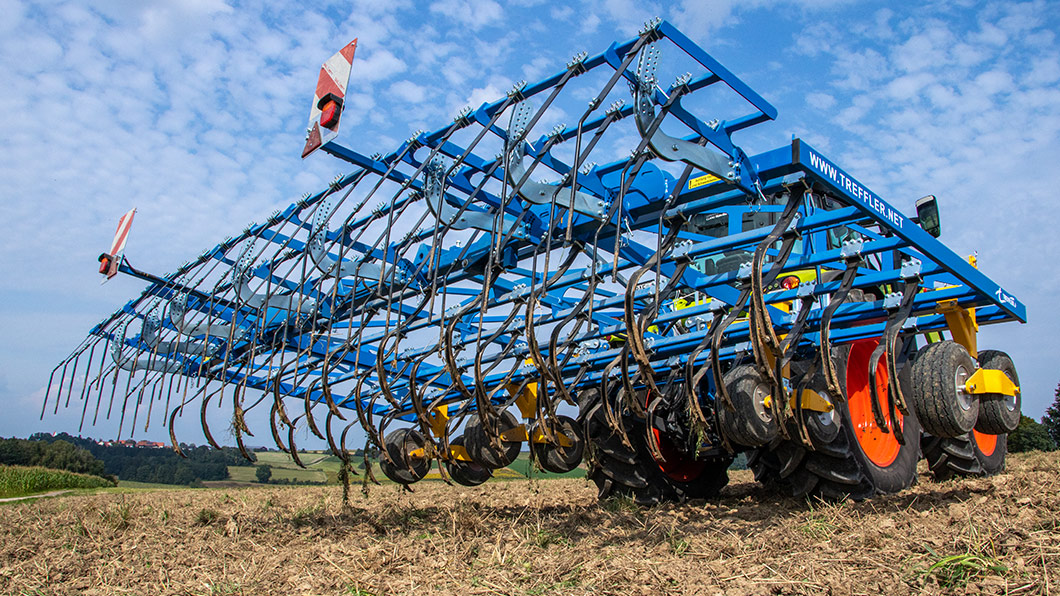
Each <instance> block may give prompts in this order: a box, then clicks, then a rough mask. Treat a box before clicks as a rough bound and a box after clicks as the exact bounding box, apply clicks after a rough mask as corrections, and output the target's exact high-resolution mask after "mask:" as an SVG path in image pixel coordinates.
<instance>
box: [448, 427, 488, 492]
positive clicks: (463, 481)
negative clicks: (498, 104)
mask: <svg viewBox="0 0 1060 596" xmlns="http://www.w3.org/2000/svg"><path fill="white" fill-rule="evenodd" d="M453 447H464V436H463V435H460V436H459V437H453V439H452V440H451V441H449V448H450V451H452V448H453ZM445 471H446V472H449V477H450V478H452V479H453V482H455V483H457V484H460V485H463V486H478V485H480V484H482V483H483V482H485V481H487V480H489V479H490V478H492V477H493V471H492V470H490V469H489V468H486V467H484V466H481V465H479V464H477V463H475V462H473V461H461V460H458V459H450V460H449V461H447V462H445Z"/></svg>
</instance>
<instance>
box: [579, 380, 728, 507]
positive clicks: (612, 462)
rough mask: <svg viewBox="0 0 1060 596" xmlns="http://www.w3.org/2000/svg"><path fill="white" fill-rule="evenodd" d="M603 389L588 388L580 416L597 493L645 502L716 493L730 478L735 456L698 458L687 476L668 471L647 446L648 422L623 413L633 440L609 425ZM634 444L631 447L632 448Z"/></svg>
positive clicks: (606, 496)
mask: <svg viewBox="0 0 1060 596" xmlns="http://www.w3.org/2000/svg"><path fill="white" fill-rule="evenodd" d="M600 401H601V400H600V394H599V391H597V390H596V389H589V390H586V392H585V393H584V394H583V396H582V399H580V400H579V406H580V407H579V409H580V412H581V414H580V415H579V420H580V421H581V422H582V424H583V425H584V428H585V435H586V438H587V440H588V442H589V446H590V449H589V451H590V455H589V457H588V458H587V464H588V474H587V477H588V478H589V479H591V480H592V481H593V483H594V484H596V487H597V489H598V491H599V494H598V497H599V498H600V499H601V500H603V499H608V498H611V497H622V496H624V497H630V498H632V499H633V501H634V502H635V503H636V504H638V505H642V506H649V505H657V504H659V503H663V502H667V501H674V502H682V501H686V500H688V499H701V498H710V497H714V496H717V494H718V492H719V491H721V489H722V488H723V487H724V486H725V485H726V484H728V482H729V474H728V469H729V465H730V464H731V463H732V460H731V459H729V458H723V459H719V460H714V461H711V460H697V461H696V466H695V467H696V471H695V473H694V474H690V475H688V476H687V477H684V479H678V478H675V477H672V476H671V475H669V474H667V473H666V472H664V471H663V469H662V468H661V467H660V466H659V464H658V463H657V462H656V461H655V459H654V458H653V457H652V455H651V452H650V451H649V450H648V446H647V439H646V437H645V432H646V431H645V426H644V422H643V421H640V420H635V419H633V418H632V417H630V416H625V417H623V418H622V421H623V424H624V429H625V431H626V434H627V435H628V436H629V440H630V443H631V444H632V445H631V446H627V445H625V444H624V443H623V441H622V437H621V436H620V435H618V434H616V433H613V432H612V430H611V428H610V427H609V426H608V424H607V421H606V418H605V414H604V411H603V406H602V404H601V403H600ZM631 447H632V448H631Z"/></svg>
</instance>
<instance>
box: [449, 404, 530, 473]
mask: <svg viewBox="0 0 1060 596" xmlns="http://www.w3.org/2000/svg"><path fill="white" fill-rule="evenodd" d="M497 426H498V428H497V430H498V432H501V433H503V432H505V431H508V430H511V429H513V428H515V427H517V426H519V420H518V419H517V418H516V417H515V415H514V414H512V413H511V412H509V411H508V410H504V411H503V412H501V413H500V419H499V421H498V422H497ZM522 445H523V444H522V443H521V442H516V441H512V442H510V443H509V442H505V443H502V444H501V447H500V448H497V447H494V446H493V444H492V442H491V441H490V440H489V438H488V437H486V431H485V428H483V426H482V421H481V420H480V419H479V416H478V414H477V413H475V414H471V415H470V416H468V417H467V424H466V425H465V426H464V447H465V448H466V449H467V454H468V456H470V457H471V459H472V460H474V462H475V463H477V464H479V465H481V466H483V467H486V468H489V469H491V470H497V469H500V468H503V467H505V466H508V465H510V464H511V463H512V462H514V461H515V459H516V458H517V457H519V451H520V450H521V449H522Z"/></svg>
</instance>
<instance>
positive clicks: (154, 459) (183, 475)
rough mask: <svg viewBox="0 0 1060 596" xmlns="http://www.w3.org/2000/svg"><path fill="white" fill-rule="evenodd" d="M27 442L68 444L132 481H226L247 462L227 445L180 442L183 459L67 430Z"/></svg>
mask: <svg viewBox="0 0 1060 596" xmlns="http://www.w3.org/2000/svg"><path fill="white" fill-rule="evenodd" d="M28 442H30V443H33V442H36V443H40V444H54V443H60V442H63V443H67V444H69V445H71V446H74V447H76V448H80V449H81V450H84V451H86V452H88V453H89V455H90V456H91V457H93V458H95V459H97V460H99V461H101V462H102V466H103V473H105V474H111V475H114V476H117V477H118V478H119V479H120V480H132V481H135V482H151V483H158V484H182V485H192V484H198V483H199V482H202V481H204V480H227V479H228V466H232V465H244V463H245V461H246V460H244V459H243V456H242V455H240V454H239V451H238V450H237V449H234V448H229V447H226V448H224V449H220V450H217V449H212V448H210V447H196V446H195V445H185V444H183V443H182V444H181V446H180V447H181V450H182V451H183V452H184V454H185V455H187V456H188V457H187V458H182V457H180V456H179V455H177V454H176V453H175V452H174V451H173V450H172V449H152V448H145V447H133V446H129V445H123V444H121V443H115V444H111V445H101V444H99V443H97V442H96V441H94V440H92V439H83V438H81V437H74V436H71V435H68V434H66V433H59V434H57V435H50V434H47V433H37V434H34V435H32V436H30V438H29V441H28ZM23 465H26V464H23ZM35 465H45V464H35ZM63 469H66V468H63ZM71 471H76V470H71Z"/></svg>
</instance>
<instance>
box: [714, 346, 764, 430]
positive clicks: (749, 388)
mask: <svg viewBox="0 0 1060 596" xmlns="http://www.w3.org/2000/svg"><path fill="white" fill-rule="evenodd" d="M724 382H725V387H726V389H728V391H729V397H731V398H732V405H733V408H735V409H734V410H730V409H729V408H727V407H725V406H724V405H722V404H720V403H719V404H718V405H717V406H716V407H717V408H718V425H719V426H720V427H721V432H722V434H724V435H725V436H726V438H728V439H729V440H730V441H732V442H733V443H736V444H738V445H744V446H746V447H758V446H761V445H765V444H767V443H769V442H770V441H772V440H773V439H775V438H777V433H778V432H779V431H778V429H777V422H776V420H774V419H773V411H772V410H771V409H770V407H769V405H767V403H766V398H767V397H769V393H770V387H769V381H767V380H766V379H765V378H764V377H763V376H762V374H761V373H759V372H758V369H757V368H756V367H754V366H753V365H749V364H745V365H742V366H737V367H735V368H733V369H732V370H730V371H729V372H727V373H725V378H724Z"/></svg>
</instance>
